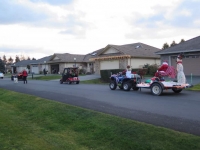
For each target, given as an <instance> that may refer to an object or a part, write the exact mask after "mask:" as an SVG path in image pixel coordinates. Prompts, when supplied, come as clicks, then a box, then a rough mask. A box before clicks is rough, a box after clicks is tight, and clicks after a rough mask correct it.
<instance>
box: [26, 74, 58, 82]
mask: <svg viewBox="0 0 200 150" xmlns="http://www.w3.org/2000/svg"><path fill="white" fill-rule="evenodd" d="M60 78H61V75H46V76H45V75H43V76H34V75H33V80H44V81H49V80H55V79H60ZM29 79H32V78H29Z"/></svg>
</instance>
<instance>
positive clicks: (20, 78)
mask: <svg viewBox="0 0 200 150" xmlns="http://www.w3.org/2000/svg"><path fill="white" fill-rule="evenodd" d="M15 76H16V77H17V78H18V80H22V79H23V75H22V72H19V73H15V74H12V75H11V80H12V81H13V80H14V77H15Z"/></svg>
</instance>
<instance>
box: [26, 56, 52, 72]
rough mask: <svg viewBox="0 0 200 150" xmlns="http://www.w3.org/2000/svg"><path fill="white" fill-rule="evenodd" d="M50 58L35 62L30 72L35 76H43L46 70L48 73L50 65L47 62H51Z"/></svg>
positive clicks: (31, 64) (31, 65) (32, 63)
mask: <svg viewBox="0 0 200 150" xmlns="http://www.w3.org/2000/svg"><path fill="white" fill-rule="evenodd" d="M51 57H52V55H50V56H46V57H43V58H41V59H38V60H35V61H34V62H31V63H30V72H31V73H35V74H41V73H42V72H43V70H44V69H45V70H46V71H48V70H49V65H48V64H47V62H48V61H49V60H50V58H51Z"/></svg>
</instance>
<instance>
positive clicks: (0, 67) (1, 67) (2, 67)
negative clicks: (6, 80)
mask: <svg viewBox="0 0 200 150" xmlns="http://www.w3.org/2000/svg"><path fill="white" fill-rule="evenodd" d="M0 72H3V73H5V64H4V62H3V60H2V59H1V58H0Z"/></svg>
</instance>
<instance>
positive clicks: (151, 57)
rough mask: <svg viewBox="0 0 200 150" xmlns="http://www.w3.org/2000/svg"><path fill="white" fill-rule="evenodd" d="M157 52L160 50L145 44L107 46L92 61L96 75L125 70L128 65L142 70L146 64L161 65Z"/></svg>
mask: <svg viewBox="0 0 200 150" xmlns="http://www.w3.org/2000/svg"><path fill="white" fill-rule="evenodd" d="M157 51H160V49H158V48H155V47H152V46H149V45H146V44H143V43H134V44H126V45H107V46H106V47H105V48H103V49H100V51H99V52H98V54H97V55H96V56H95V57H93V58H90V60H91V61H94V65H95V67H94V68H95V73H96V74H100V70H106V69H125V68H126V66H127V65H130V66H131V67H132V68H142V67H143V66H144V65H145V64H150V65H151V64H157V65H160V56H158V55H156V54H155V52H157Z"/></svg>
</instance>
